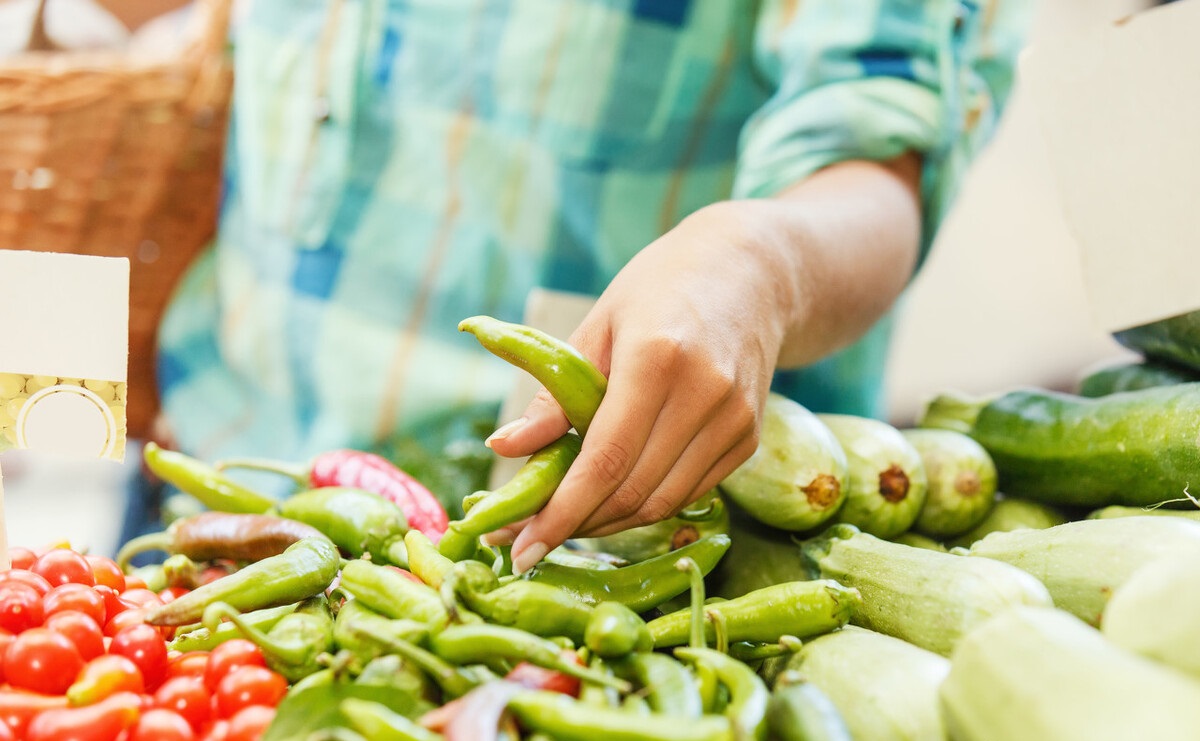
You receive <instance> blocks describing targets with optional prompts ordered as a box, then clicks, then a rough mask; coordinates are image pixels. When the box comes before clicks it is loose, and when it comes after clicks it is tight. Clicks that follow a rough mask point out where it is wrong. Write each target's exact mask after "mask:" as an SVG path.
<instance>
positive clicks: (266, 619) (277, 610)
mask: <svg viewBox="0 0 1200 741" xmlns="http://www.w3.org/2000/svg"><path fill="white" fill-rule="evenodd" d="M299 604H300V603H298V602H296V603H293V604H290V605H281V606H279V607H267V608H264V609H262V610H252V611H250V612H244V613H242V614H241V619H242V622H243V623H245V624H247V625H251V626H253V627H255V628H257V629H258V630H267V631H269V630H270V629H271V628H273V627H275V625H276V624H277V623H279V621H280V620H282V619H283V618H284V616H286V615H290V614H291V613H293V612H295V610H296V607H297V606H298V605H299ZM241 635H242V631H241V629H240V628H238V626H237V625H234V624H233V623H222V624H221V625H219V626H217V629H216V630H209V629H208V628H205V627H204V626H203V625H201V626H197V627H196V628H195V629H194V630H189V631H187V632H186V633H183V632H179V631H176V633H175V637H174V638H172V639H171V642H170V643H168V644H167V648H169V649H170V650H172V651H179V652H182V653H186V652H188V651H211V650H213V649H214V648H216V647H217V646H219V645H221V644H222V643H224V642H225V641H228V640H231V639H234V638H240V637H241Z"/></svg>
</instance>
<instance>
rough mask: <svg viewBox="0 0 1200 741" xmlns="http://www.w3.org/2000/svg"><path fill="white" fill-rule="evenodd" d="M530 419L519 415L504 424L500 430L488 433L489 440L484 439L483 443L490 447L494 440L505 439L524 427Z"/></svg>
mask: <svg viewBox="0 0 1200 741" xmlns="http://www.w3.org/2000/svg"><path fill="white" fill-rule="evenodd" d="M528 421H529V419H528V418H527V417H517V418H516V419H514V420H513V421H512V422H509V423H508V424H505V425H502V426H501V427H500V428H499V429H498V430H496V431H495V432H493V433H492V434H490V435H488V438H487V440H484V441H483V444H484V445H486V446H488V447H489V448H490V447H492V442H493V441H495V440H503V439H504V438H506V437H508V436H509V435H511V434H513V433H514V432H516V431H517V430H518V429H519V428H521V427H523V426H524V425H525V423H526V422H528Z"/></svg>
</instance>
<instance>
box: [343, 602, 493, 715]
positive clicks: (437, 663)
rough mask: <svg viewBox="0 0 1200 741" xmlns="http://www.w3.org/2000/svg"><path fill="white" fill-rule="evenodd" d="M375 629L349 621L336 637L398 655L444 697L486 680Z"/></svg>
mask: <svg viewBox="0 0 1200 741" xmlns="http://www.w3.org/2000/svg"><path fill="white" fill-rule="evenodd" d="M377 630H378V629H377V626H375V625H372V624H370V623H365V622H359V621H350V622H346V623H344V624H342V625H341V626H340V629H339V630H338V633H337V635H338V636H341V637H343V638H348V639H349V640H350V641H351V642H353V643H354V644H356V645H365V644H368V643H374V644H376V645H377V646H378V647H379V649H380V651H382V652H384V653H387V654H395V655H396V656H399V657H400V658H402V659H404V660H405V661H407V662H409V663H411V664H412V665H413V666H415V667H417V668H418V669H420V670H421V671H422V672H424V673H425V675H426V676H427V677H429V678H430V679H432V680H433V681H434V684H436V685H437V686H438V687H439V688H440V689H441V691H442V693H443V694H444V695H445V696H446V697H448V698H454V697H462V696H463V695H465V694H467V693H468V692H470V691H471V690H472V689H474V688H475V687H477V686H478V685H479V684H481V683H482V682H484V681H487V679H488V678H489V677H490V675H489V674H485V673H483V672H482V671H481V670H480V669H479V668H478V667H471V668H470V669H467V668H464V667H458V666H455V665H454V664H451V663H450V662H448V661H446V660H445V659H443V658H441V657H440V656H438V655H437V654H434V653H431V652H429V651H427V650H425V649H423V648H421V647H420V646H418V645H416V644H415V643H413V642H412V641H409V640H405V639H403V638H399V637H396V636H395V635H389V634H388V631H383V632H376V631H377ZM381 655H383V654H381Z"/></svg>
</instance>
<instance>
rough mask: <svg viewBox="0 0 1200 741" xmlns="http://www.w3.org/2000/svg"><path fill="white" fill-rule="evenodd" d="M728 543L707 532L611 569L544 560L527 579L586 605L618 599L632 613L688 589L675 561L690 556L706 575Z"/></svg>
mask: <svg viewBox="0 0 1200 741" xmlns="http://www.w3.org/2000/svg"><path fill="white" fill-rule="evenodd" d="M729 543H730V540H729V536H728V535H725V534H724V533H718V534H714V535H708V536H705V537H703V538H701V539H700V540H697V541H696V542H695V543H690V544H688V545H685V546H684V547H683V548H680V549H678V550H675V551H671V552H670V553H667V554H664V555H662V556H655V557H654V558H651V559H647V560H645V561H641V562H639V563H635V564H631V565H629V566H622V567H621V568H619V569H613V570H611V571H599V570H596V569H580V568H572V567H570V566H560V565H558V564H553V563H546V562H545V561H543V562H541V563H539V564H538V565H536V566H534V567H533V568H532V569H530V570H529V572H528V573H527V574H526V578H527V579H529V580H530V581H535V582H541V583H543V584H553V585H554V586H556V587H561V588H562V589H565V590H566V591H567V592H569V593H570V594H571V595H573V596H574V597H575V598H576V599H578V600H579V601H581V602H584V603H585V604H589V605H598V604H600V603H601V602H620V603H621V604H623V605H625V606H626V607H628V608H630V609H631V610H633V611H634V612H637V613H642V612H646V611H647V610H650V609H653V608H655V607H657V606H658V605H661V604H662V603H664V602H666V601H667V600H669V599H671V598H672V597H674V596H676V595H679V594H682V593H683V592H685V591H686V590H687V588H688V586H689V584H690V581H689V577H688V575H687V574H685V573H683V572H680V571H677V570H676V569H675V562H676V561H678V560H679V559H680V558H684V557H687V558H691V559H692V560H693V561H695V562H696V565H697V566H699V567H700V570H701V572H702V573H704V574H707V573H708V572H710V571H712V569H713V567H715V566H716V565H717V562H718V561H720V560H721V557H722V556H724V555H725V551H727V550H729Z"/></svg>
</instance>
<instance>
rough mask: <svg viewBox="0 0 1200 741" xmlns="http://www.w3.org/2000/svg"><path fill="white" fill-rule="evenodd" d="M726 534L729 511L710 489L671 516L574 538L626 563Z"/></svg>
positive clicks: (590, 548) (589, 547) (590, 547)
mask: <svg viewBox="0 0 1200 741" xmlns="http://www.w3.org/2000/svg"><path fill="white" fill-rule="evenodd" d="M728 532H729V511H728V510H727V509H726V506H725V503H724V502H723V501H722V500H721V498H720V497H719V496H717V491H716V490H715V489H714V490H713V491H711V492H709V493H708V494H706V495H704V496H703V497H701V498H700V499H698V500H697V501H696V502H695V504H693V505H692V506H690V507H689V508H688V509H687V510H685V511H684V512H681V513H680V514H678V515H676V516H675V517H671V518H668V519H666V520H662V521H660V522H655V523H652V524H650V525H642V526H641V527H634V528H630V529H628V530H622V531H621V532H619V533H613V534H612V535H603V536H600V537H598V538H578V539H577V540H576V542H577V543H579V545H580V546H582V547H583V548H587V549H589V550H594V551H599V552H600V553H610V554H612V555H614V556H617V557H619V558H622V559H624V560H626V561H628V562H630V563H638V562H639V561H645V560H647V559H650V558H654V557H655V556H661V555H663V554H665V553H670V552H671V551H673V550H675V549H677V548H682V547H684V546H685V545H687V544H688V543H695V542H696V541H697V540H700V539H701V538H703V537H704V536H706V535H714V534H717V533H722V534H724V533H728Z"/></svg>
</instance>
